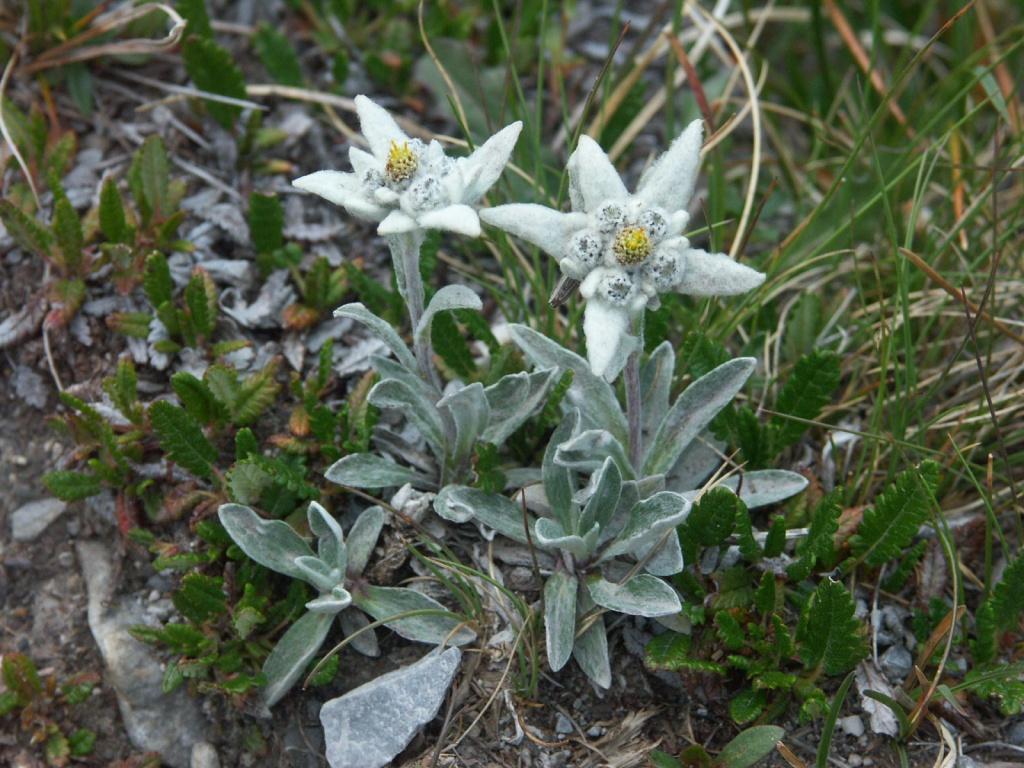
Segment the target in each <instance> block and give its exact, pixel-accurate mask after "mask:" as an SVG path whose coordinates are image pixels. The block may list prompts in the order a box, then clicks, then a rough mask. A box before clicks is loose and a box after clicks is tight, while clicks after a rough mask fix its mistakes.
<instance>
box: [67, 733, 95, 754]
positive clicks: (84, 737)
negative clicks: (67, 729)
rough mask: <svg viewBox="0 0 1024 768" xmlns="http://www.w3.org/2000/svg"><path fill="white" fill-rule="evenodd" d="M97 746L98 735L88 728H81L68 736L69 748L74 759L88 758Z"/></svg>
mask: <svg viewBox="0 0 1024 768" xmlns="http://www.w3.org/2000/svg"><path fill="white" fill-rule="evenodd" d="M95 746H96V733H95V732H94V731H90V730H89V729H88V728H79V729H78V730H77V731H75V732H74V733H72V734H71V735H70V736H68V747H69V749H70V752H71V756H72V757H86V756H88V755H90V754H92V750H93V748H94V747H95Z"/></svg>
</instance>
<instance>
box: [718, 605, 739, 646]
mask: <svg viewBox="0 0 1024 768" xmlns="http://www.w3.org/2000/svg"><path fill="white" fill-rule="evenodd" d="M715 626H717V628H718V637H719V639H720V640H721V641H722V644H723V645H724V646H725V647H726V649H728V650H730V651H738V650H740V649H741V648H742V647H743V646H744V645H745V640H746V637H745V635H744V633H743V627H741V626H740V623H739V622H738V621H736V617H735V616H733V615H732V614H731V613H729V612H728V611H719V612H718V613H716V614H715Z"/></svg>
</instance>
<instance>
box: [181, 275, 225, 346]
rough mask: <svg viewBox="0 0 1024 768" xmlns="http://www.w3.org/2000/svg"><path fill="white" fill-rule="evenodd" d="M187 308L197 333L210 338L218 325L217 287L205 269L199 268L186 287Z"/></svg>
mask: <svg viewBox="0 0 1024 768" xmlns="http://www.w3.org/2000/svg"><path fill="white" fill-rule="evenodd" d="M185 306H187V307H188V312H189V317H190V318H191V319H192V326H193V328H195V331H196V333H197V334H199V335H200V336H203V337H204V338H209V336H210V334H212V333H213V329H214V328H215V327H216V325H217V286H216V285H215V284H214V282H213V278H212V277H210V274H209V273H208V272H207V271H206V270H205V269H201V268H199V267H197V268H196V270H195V271H194V272H193V273H192V277H191V279H190V280H189V281H188V285H186V286H185Z"/></svg>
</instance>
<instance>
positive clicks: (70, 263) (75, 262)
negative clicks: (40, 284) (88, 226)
mask: <svg viewBox="0 0 1024 768" xmlns="http://www.w3.org/2000/svg"><path fill="white" fill-rule="evenodd" d="M54 198H55V199H54V205H53V235H54V239H55V240H56V241H57V248H58V249H59V250H60V252H61V262H62V263H63V266H64V271H65V274H67V275H77V274H79V272H80V270H81V267H82V245H83V238H82V222H81V221H80V220H79V218H78V213H77V212H76V211H75V208H74V206H73V205H71V201H70V200H68V198H67V195H65V194H64V193H63V191H61V192H60V193H59V194H55V195H54Z"/></svg>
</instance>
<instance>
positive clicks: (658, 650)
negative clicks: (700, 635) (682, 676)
mask: <svg viewBox="0 0 1024 768" xmlns="http://www.w3.org/2000/svg"><path fill="white" fill-rule="evenodd" d="M690 644H691V639H690V637H689V636H688V635H681V634H678V633H676V632H664V633H662V634H660V635H658V636H656V637H655V638H654V639H652V640H651V641H650V642H649V643H647V647H646V648H645V649H644V666H646V667H647V668H648V669H651V670H659V669H662V670H668V671H671V672H682V671H688V672H710V673H713V674H717V675H723V674H725V667H723V666H722V665H721V664H716V663H715V662H713V661H706V660H704V659H694V658H691V657H690V655H689V653H690Z"/></svg>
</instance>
